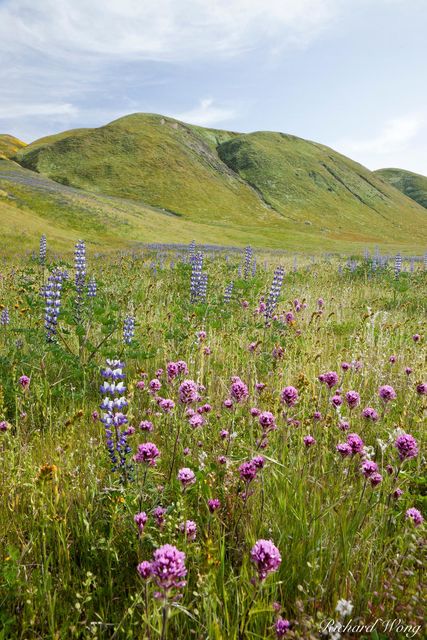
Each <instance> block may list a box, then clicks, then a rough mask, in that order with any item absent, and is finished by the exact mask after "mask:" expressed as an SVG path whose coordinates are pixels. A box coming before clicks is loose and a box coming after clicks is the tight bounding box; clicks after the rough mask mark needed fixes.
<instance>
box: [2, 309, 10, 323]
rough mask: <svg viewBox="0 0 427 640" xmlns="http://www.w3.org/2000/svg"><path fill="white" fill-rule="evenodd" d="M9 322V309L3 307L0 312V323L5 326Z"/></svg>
mask: <svg viewBox="0 0 427 640" xmlns="http://www.w3.org/2000/svg"><path fill="white" fill-rule="evenodd" d="M9 322H10V317H9V309H8V308H7V307H5V308H4V309H2V312H1V314H0V325H1V326H2V327H6V326H7V325H8V324H9Z"/></svg>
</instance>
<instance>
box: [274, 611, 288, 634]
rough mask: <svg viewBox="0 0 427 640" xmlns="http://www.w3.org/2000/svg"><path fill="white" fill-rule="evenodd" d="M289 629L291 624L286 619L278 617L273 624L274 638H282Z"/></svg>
mask: <svg viewBox="0 0 427 640" xmlns="http://www.w3.org/2000/svg"><path fill="white" fill-rule="evenodd" d="M290 628H291V623H290V622H289V620H286V618H282V616H279V617H278V618H277V620H276V622H275V625H274V630H275V632H276V638H283V636H285V635H286V634H287V632H288V631H289V629H290Z"/></svg>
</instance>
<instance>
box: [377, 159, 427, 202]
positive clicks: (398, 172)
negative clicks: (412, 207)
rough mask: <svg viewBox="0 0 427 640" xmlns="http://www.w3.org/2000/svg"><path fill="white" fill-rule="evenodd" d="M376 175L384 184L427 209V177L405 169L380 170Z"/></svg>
mask: <svg viewBox="0 0 427 640" xmlns="http://www.w3.org/2000/svg"><path fill="white" fill-rule="evenodd" d="M374 173H375V174H376V175H377V176H379V177H380V178H381V179H382V180H384V182H387V183H388V184H390V185H391V186H392V187H395V188H396V189H399V191H401V192H402V193H404V194H405V196H408V198H411V199H412V200H415V202H418V204H420V205H421V206H422V207H424V208H425V209H427V177H426V176H423V175H421V174H419V173H413V172H412V171H406V170H405V169H378V170H377V171H374Z"/></svg>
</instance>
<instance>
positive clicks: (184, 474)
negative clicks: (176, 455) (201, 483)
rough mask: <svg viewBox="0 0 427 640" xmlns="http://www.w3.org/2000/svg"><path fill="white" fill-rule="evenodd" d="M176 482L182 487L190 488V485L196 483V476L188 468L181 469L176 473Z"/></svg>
mask: <svg viewBox="0 0 427 640" xmlns="http://www.w3.org/2000/svg"><path fill="white" fill-rule="evenodd" d="M178 480H179V481H180V483H181V485H182V487H184V488H186V487H190V486H191V485H192V484H194V483H195V482H196V476H195V475H194V472H193V471H192V470H191V469H189V468H188V467H183V468H182V469H180V470H179V471H178Z"/></svg>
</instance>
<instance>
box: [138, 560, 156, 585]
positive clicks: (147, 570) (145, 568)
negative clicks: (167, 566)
mask: <svg viewBox="0 0 427 640" xmlns="http://www.w3.org/2000/svg"><path fill="white" fill-rule="evenodd" d="M136 570H137V571H138V573H139V575H140V576H141V578H142V579H143V580H148V578H150V577H151V574H152V569H151V562H148V560H144V561H143V562H140V563H139V564H138V566H137V567H136Z"/></svg>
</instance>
